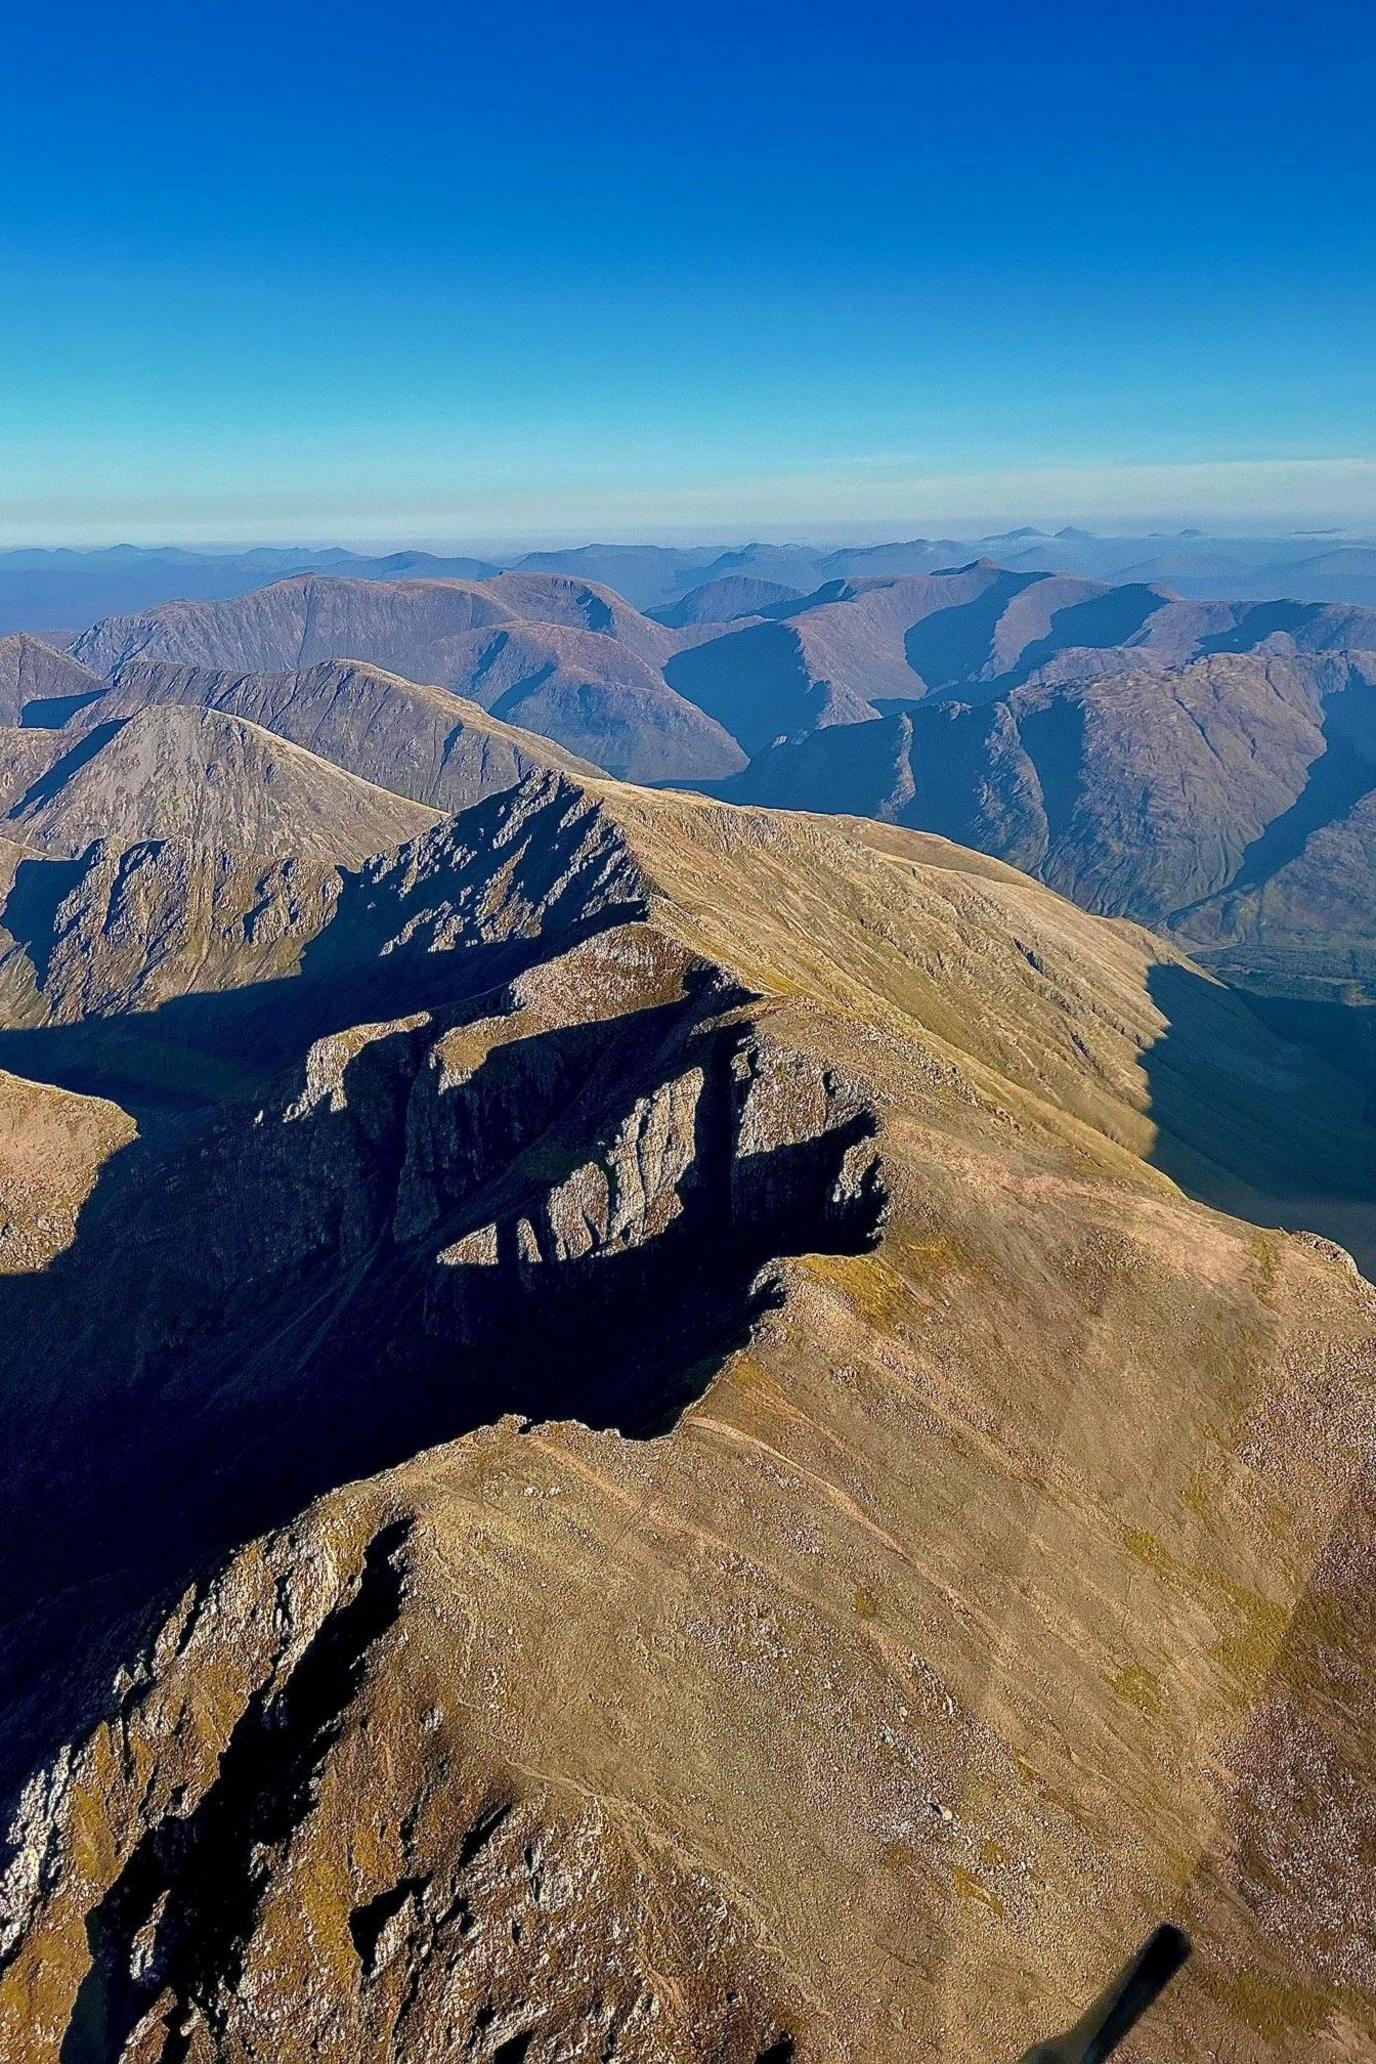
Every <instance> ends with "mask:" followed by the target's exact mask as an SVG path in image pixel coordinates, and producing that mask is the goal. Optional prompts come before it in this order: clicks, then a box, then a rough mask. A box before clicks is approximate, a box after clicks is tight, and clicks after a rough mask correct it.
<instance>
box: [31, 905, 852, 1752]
mask: <svg viewBox="0 0 1376 2064" xmlns="http://www.w3.org/2000/svg"><path fill="white" fill-rule="evenodd" d="M580 1019H581V1021H580ZM876 1130H877V1126H876V1119H875V1117H874V1114H873V1112H872V1110H871V1109H870V1107H869V1106H868V1104H867V1103H866V1101H865V1099H864V1097H863V1095H862V1094H861V1093H860V1091H859V1090H858V1089H857V1088H856V1087H854V1086H853V1085H851V1084H849V1083H848V1082H846V1081H844V1080H843V1079H841V1078H840V1077H839V1076H837V1075H836V1074H834V1073H832V1072H831V1071H829V1070H827V1069H825V1068H823V1067H821V1066H819V1064H818V1063H817V1062H815V1061H813V1060H811V1059H807V1058H804V1057H803V1056H801V1055H799V1054H797V1053H795V1052H793V1051H792V1050H790V1049H789V1048H788V1047H787V1046H784V1045H780V1044H778V1043H776V1042H775V1041H774V1040H773V1039H772V1038H771V1036H770V1032H769V1014H768V1012H767V1011H765V1012H761V1011H760V1009H759V1007H758V1000H757V999H752V998H750V997H749V996H748V995H747V994H746V993H745V992H744V991H743V990H742V989H741V987H740V986H739V984H737V983H736V982H735V981H734V980H733V979H732V978H730V977H729V976H727V975H726V974H725V973H724V972H723V971H722V970H720V969H719V968H717V967H715V966H713V965H711V964H710V963H706V962H703V961H700V960H694V959H693V958H692V957H691V956H690V955H688V954H687V953H686V952H684V951H683V950H682V949H681V948H679V947H678V946H677V945H676V944H674V943H673V942H671V941H670V940H668V939H667V938H665V937H664V936H663V935H662V934H661V933H659V932H658V931H656V930H655V929H654V928H653V927H651V926H648V925H642V924H634V923H633V924H629V925H623V926H619V927H615V928H613V929H611V930H609V931H607V932H604V933H601V934H598V935H596V936H594V937H592V938H590V939H587V940H584V941H582V942H581V943H580V944H578V945H576V946H574V947H572V948H570V949H569V950H568V951H567V952H566V953H564V954H562V955H557V956H554V957H553V958H551V959H550V960H548V961H546V962H545V963H543V964H541V965H539V966H538V967H536V968H533V969H531V970H528V971H527V972H526V973H525V974H523V975H521V976H519V977H517V979H516V980H515V981H513V982H512V983H511V984H509V985H508V986H507V987H506V988H505V989H504V990H502V991H499V992H497V993H495V994H494V995H492V996H489V997H488V998H486V999H483V1000H482V1001H480V1002H479V1003H477V1004H475V1005H473V1006H471V1007H469V1008H468V1009H466V1010H465V1011H463V1012H462V1013H460V1014H458V1015H457V1016H456V1017H455V1018H453V1019H451V1020H450V1022H448V1023H444V1022H441V1021H439V1020H437V1019H436V1018H435V1017H432V1016H429V1015H427V1014H424V1013H418V1014H415V1015H413V1016H411V1017H409V1018H406V1019H402V1020H399V1021H395V1022H391V1023H388V1024H383V1025H374V1026H365V1027H360V1028H357V1029H356V1030H354V1031H353V1032H350V1033H345V1034H339V1035H334V1036H331V1037H329V1038H327V1039H325V1040H322V1041H319V1042H317V1043H316V1045H315V1046H314V1047H313V1048H312V1049H311V1051H310V1053H309V1055H308V1057H307V1059H306V1062H305V1064H304V1067H303V1068H301V1069H300V1070H299V1071H298V1072H297V1073H296V1075H295V1076H294V1078H292V1079H290V1080H288V1081H287V1082H286V1083H285V1084H284V1085H283V1087H282V1089H281V1090H280V1092H279V1093H278V1094H277V1095H276V1097H275V1098H274V1099H273V1100H272V1101H271V1102H269V1103H268V1104H267V1105H265V1106H263V1107H261V1108H260V1109H258V1110H256V1111H238V1112H235V1113H234V1114H232V1115H230V1116H227V1117H225V1118H223V1119H222V1120H220V1121H219V1123H218V1124H217V1126H216V1127H215V1128H214V1129H212V1131H211V1132H210V1133H208V1134H205V1135H200V1136H198V1137H197V1138H196V1139H195V1140H194V1142H193V1143H192V1144H191V1145H190V1146H189V1147H188V1148H187V1149H185V1150H184V1151H183V1152H182V1153H181V1154H179V1155H177V1156H175V1157H174V1158H173V1159H171V1160H170V1161H169V1162H167V1163H165V1164H163V1165H161V1166H159V1165H157V1164H156V1163H155V1164H154V1165H153V1166H152V1167H151V1168H149V1169H146V1170H143V1171H140V1169H139V1167H138V1166H137V1164H136V1163H131V1164H130V1173H129V1174H128V1176H127V1177H126V1178H125V1180H124V1182H123V1184H122V1185H121V1184H119V1183H116V1184H115V1185H114V1187H113V1188H112V1191H111V1193H110V1195H108V1196H107V1197H106V1198H105V1199H104V1200H103V1204H101V1205H100V1206H98V1207H97V1208H95V1209H93V1211H92V1212H91V1214H90V1217H89V1219H88V1221H87V1223H86V1225H85V1227H84V1229H83V1232H82V1234H81V1236H80V1237H79V1238H78V1240H77V1242H76V1243H75V1245H74V1247H73V1248H72V1249H71V1250H70V1251H69V1253H68V1254H67V1255H66V1256H64V1257H63V1258H62V1261H61V1263H60V1264H59V1265H58V1266H57V1267H56V1268H54V1269H53V1270H51V1271H50V1272H49V1273H48V1274H47V1275H46V1276H45V1277H43V1278H40V1279H36V1280H34V1281H32V1282H30V1283H28V1284H26V1285H23V1286H21V1287H20V1288H19V1289H18V1290H17V1291H16V1292H15V1294H14V1298H13V1318H14V1322H15V1323H16V1324H17V1325H21V1326H26V1327H31V1328H33V1329H34V1332H35V1335H36V1336H37V1335H38V1334H40V1333H45V1332H46V1333H47V1334H48V1335H49V1337H50V1338H58V1339H60V1338H61V1337H62V1336H61V1335H60V1334H58V1333H57V1332H55V1331H54V1330H53V1328H54V1318H53V1312H54V1306H53V1302H52V1300H53V1299H57V1300H58V1306H59V1308H60V1309H61V1310H62V1311H64V1312H66V1313H68V1314H70V1313H71V1312H72V1311H73V1310H77V1311H80V1312H82V1313H84V1314H85V1315H86V1317H85V1319H84V1321H83V1322H82V1323H81V1324H79V1325H78V1326H77V1327H76V1328H75V1329H72V1328H71V1327H70V1325H69V1328H68V1337H67V1339H66V1340H65V1341H64V1344H63V1345H62V1347H61V1348H59V1350H58V1351H57V1352H56V1353H55V1354H51V1353H50V1354H49V1356H48V1358H47V1362H46V1368H47V1371H48V1373H47V1376H46V1379H45V1380H44V1381H43V1382H42V1383H41V1384H40V1385H38V1386H37V1387H36V1389H35V1391H34V1392H33V1393H31V1394H29V1395H27V1396H26V1397H24V1398H23V1399H22V1400H15V1401H11V1403H10V1404H9V1406H8V1407H7V1408H6V1410H5V1423H4V1427H3V1429H2V1430H3V1432H4V1435H5V1437H6V1439H7V1440H8V1441H9V1443H10V1446H11V1451H12V1453H13V1454H14V1456H15V1457H16V1461H15V1467H14V1470H13V1475H14V1479H15V1500H14V1506H13V1512H14V1515H15V1525H14V1526H13V1528H12V1530H11V1532H10V1539H11V1540H12V1541H23V1542H24V1544H25V1546H24V1553H23V1556H22V1558H21V1557H19V1556H18V1555H17V1554H15V1553H14V1552H13V1551H10V1552H8V1553H5V1554H4V1562H5V1563H6V1564H10V1565H13V1566H12V1567H6V1568H4V1569H3V1587H2V1588H0V1595H3V1597H4V1599H5V1601H6V1604H5V1619H4V1622H3V1623H0V1693H3V1691H4V1688H5V1687H6V1686H7V1685H8V1686H10V1687H13V1686H16V1685H21V1684H23V1685H27V1686H28V1687H29V1700H28V1709H27V1712H26V1713H19V1712H13V1711H12V1712H11V1716H10V1717H11V1723H12V1724H11V1725H10V1727H9V1728H7V1729H6V1735H7V1742H8V1754H9V1757H10V1758H11V1759H13V1761H12V1762H11V1763H10V1764H9V1765H8V1766H7V1771H6V1772H5V1773H0V1775H8V1776H9V1778H11V1779H14V1778H16V1777H21V1776H22V1775H23V1774H24V1770H25V1769H26V1768H32V1767H33V1763H34V1761H35V1760H36V1758H35V1757H34V1755H33V1754H32V1753H30V1750H31V1748H39V1747H41V1745H42V1736H43V1734H44V1731H45V1729H46V1725H47V1714H48V1711H49V1708H50V1707H54V1706H56V1707H61V1708H63V1712H64V1724H63V1728H62V1732H64V1733H70V1732H71V1724H72V1719H73V1713H72V1711H71V1710H69V1708H70V1707H71V1705H72V1704H73V1702H75V1703H76V1704H77V1706H78V1709H79V1707H80V1701H81V1697H82V1696H83V1695H84V1694H83V1689H82V1680H83V1669H82V1667H80V1664H81V1663H82V1662H84V1659H85V1655H86V1644H87V1640H88V1632H89V1625H90V1624H91V1623H94V1624H98V1625H99V1626H100V1628H101V1629H102V1632H105V1631H107V1630H108V1629H110V1628H111V1627H114V1628H115V1629H116V1632H117V1634H119V1622H120V1617H121V1614H122V1613H123V1612H125V1611H129V1610H137V1609H138V1608H139V1607H140V1605H141V1604H143V1603H146V1601H147V1600H148V1599H149V1598H150V1597H151V1596H152V1595H153V1594H155V1593H156V1592H157V1591H158V1590H159V1589H160V1588H161V1587H162V1586H164V1585H166V1584H170V1583H176V1582H180V1581H182V1580H184V1578H185V1576H186V1574H187V1572H188V1570H189V1569H190V1568H191V1567H193V1566H194V1565H195V1564H196V1563H197V1561H198V1559H199V1558H201V1557H203V1556H205V1555H207V1554H211V1553H213V1552H216V1551H218V1550H221V1549H222V1548H224V1547H225V1546H227V1545H230V1544H232V1543H234V1542H237V1541H240V1540H243V1539H246V1538H247V1537H249V1536H250V1535H252V1534H255V1533H257V1532H259V1531H261V1530H263V1529H265V1528H267V1527H271V1526H274V1525H278V1524H281V1523H282V1522H283V1521H284V1520H285V1519H287V1518H288V1517H289V1516H290V1514H291V1513H293V1512H295V1511H297V1510H299V1509H300V1507H301V1506H302V1505H304V1504H305V1503H306V1502H307V1501H308V1500H309V1499H311V1498H312V1497H314V1496H317V1495H318V1494H319V1493H321V1492H323V1491H325V1490H328V1489H331V1488H333V1487H334V1486H336V1485H337V1484H339V1483H342V1482H346V1481H348V1480H350V1479H353V1478H357V1477H364V1476H369V1475H372V1474H374V1473H376V1472H377V1471H378V1470H381V1469H385V1468H387V1467H389V1466H391V1465H393V1464H395V1463H398V1462H400V1461H402V1460H404V1459H406V1458H408V1457H409V1456H411V1455H413V1454H415V1453H417V1452H418V1451H420V1450H422V1449H424V1448H427V1447H430V1446H433V1445H435V1444H436V1443H439V1442H442V1441H445V1440H449V1439H452V1438H454V1437H456V1436H458V1435H460V1434H462V1433H465V1432H467V1431H469V1430H470V1429H471V1428H473V1427H475V1426H477V1425H479V1424H482V1423H484V1422H486V1421H490V1420H492V1419H495V1418H497V1417H499V1416H500V1415H502V1414H503V1413H507V1412H513V1411H514V1412H517V1413H519V1414H522V1415H525V1416H528V1417H531V1418H549V1417H560V1418H563V1417H574V1418H579V1419H582V1420H583V1421H585V1422H586V1423H587V1424H589V1425H592V1426H594V1427H598V1428H616V1429H617V1430H619V1431H621V1432H623V1433H626V1434H629V1435H635V1436H648V1435H651V1434H654V1433H657V1432H659V1431H662V1430H664V1429H667V1428H668V1427H669V1426H670V1425H672V1424H673V1422H674V1420H675V1418H676V1417H677V1415H678V1414H679V1412H680V1411H681V1410H682V1408H683V1406H684V1405H685V1404H686V1403H687V1402H689V1401H690V1400H691V1399H692V1398H694V1397H697V1396H699V1395H701V1393H702V1391H703V1390H704V1389H705V1388H706V1386H707V1384H708V1383H709V1382H710V1381H711V1378H712V1375H713V1373H714V1371H715V1369H716V1368H717V1367H718V1366H719V1364H720V1360H721V1358H722V1356H723V1355H725V1354H727V1353H729V1352H730V1351H731V1350H732V1349H733V1348H735V1347H737V1346H739V1345H741V1344H743V1343H744V1341H745V1340H746V1339H747V1338H748V1337H749V1335H750V1331H751V1327H752V1324H753V1322H754V1320H755V1319H756V1317H757V1316H758V1315H759V1314H760V1313H761V1311H762V1310H763V1309H764V1308H766V1307H767V1306H768V1305H769V1304H770V1303H772V1302H773V1301H775V1300H776V1299H777V1297H778V1295H779V1294H780V1289H779V1271H778V1267H777V1264H779V1263H780V1262H781V1261H783V1260H784V1258H786V1257H787V1256H789V1255H794V1254H800V1253H804V1252H809V1251H817V1250H825V1251H830V1252H850V1253H853V1252H858V1251H860V1250H862V1249H864V1248H866V1247H868V1246H870V1245H872V1244H873V1242H874V1240H875V1239H876V1237H877V1234H878V1228H879V1225H880V1222H881V1219H882V1216H883V1212H884V1206H885V1191H884V1184H883V1179H882V1175H881V1171H880V1164H879V1160H878V1156H877V1150H876V1145H875V1135H876ZM97 1335H98V1339H99V1354H98V1355H97V1353H96V1349H95V1345H94V1342H95V1339H96V1337H97ZM96 1367H100V1368H103V1369H105V1370H107V1371H108V1370H109V1369H110V1368H112V1367H114V1368H117V1369H118V1370H119V1371H120V1372H121V1377H120V1380H119V1382H118V1383H116V1384H115V1385H111V1384H110V1383H109V1382H107V1381H101V1382H100V1383H99V1384H94V1385H91V1384H89V1378H88V1373H87V1372H88V1370H89V1369H91V1368H96ZM88 1386H89V1387H88ZM59 1428H60V1434H59V1432H58V1429H59ZM131 1485H137V1486H138V1495H137V1496H136V1497H135V1496H131V1495H130V1486H131ZM74 1515H76V1517H75V1519H74ZM59 1597H60V1599H61V1603H60V1604H59V1603H56V1602H55V1601H56V1600H58V1599H59ZM55 1616H56V1619H57V1620H58V1621H60V1622H61V1623H62V1625H63V1627H64V1629H65V1630H66V1631H67V1632H68V1633H69V1635H70V1651H69V1652H70V1653H71V1654H72V1655H73V1656H75V1657H77V1658H78V1665H77V1666H76V1669H75V1677H74V1680H73V1682H72V1683H71V1684H70V1685H67V1686H64V1683H63V1679H62V1674H61V1672H50V1673H49V1675H48V1678H47V1681H46V1683H45V1685H44V1688H43V1690H42V1691H40V1692H39V1693H37V1694H35V1693H34V1691H33V1686H34V1685H35V1684H36V1683H37V1682H38V1681H39V1678H40V1675H41V1673H40V1672H38V1671H37V1669H36V1667H35V1648H36V1645H38V1644H40V1643H41V1644H43V1645H44V1646H46V1647H48V1648H49V1649H50V1648H51V1644H52V1642H53V1626H54V1617H55ZM119 1638H123V1637H122V1635H120V1637H119ZM16 1764H19V1765H22V1766H23V1767H14V1766H15V1765H16Z"/></svg>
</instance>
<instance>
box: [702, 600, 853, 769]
mask: <svg viewBox="0 0 1376 2064" xmlns="http://www.w3.org/2000/svg"><path fill="white" fill-rule="evenodd" d="M664 678H665V680H666V681H667V682H668V683H669V686H670V687H671V688H672V689H674V691H675V692H676V693H677V694H679V695H682V696H684V697H685V698H686V700H687V701H689V702H691V703H694V704H696V706H697V707H698V708H699V709H700V710H702V711H704V712H705V714H706V715H707V716H709V717H712V718H713V719H714V720H715V721H716V722H717V723H718V724H720V725H721V727H722V729H723V730H724V731H729V732H730V734H731V736H732V737H733V738H734V739H735V740H736V743H737V744H738V745H739V746H740V747H741V748H742V750H743V751H745V752H747V753H757V752H760V751H761V750H762V749H763V748H764V747H765V746H767V745H770V744H772V743H773V741H774V740H775V739H776V738H785V737H792V736H793V735H794V734H795V733H796V732H799V731H802V730H805V729H806V728H807V726H808V724H809V723H810V721H811V720H812V717H813V715H814V713H815V710H816V708H817V706H818V703H819V701H820V700H821V699H822V691H821V690H819V687H818V684H817V683H816V682H814V681H813V680H812V678H811V676H810V675H809V673H808V670H807V667H806V665H805V664H804V661H803V657H802V652H801V649H800V647H799V643H798V639H797V636H796V635H795V633H794V632H793V631H792V630H791V629H790V627H789V626H788V625H787V624H784V623H778V624H774V623H759V624H750V625H748V626H747V627H746V628H745V629H744V630H739V631H730V632H727V633H726V634H725V635H723V636H722V637H720V638H713V639H711V640H710V641H709V642H708V643H707V644H705V645H690V646H689V647H688V649H687V650H686V651H684V652H676V653H675V654H674V655H673V657H672V658H671V659H670V660H669V661H668V662H667V663H666V665H665V668H664Z"/></svg>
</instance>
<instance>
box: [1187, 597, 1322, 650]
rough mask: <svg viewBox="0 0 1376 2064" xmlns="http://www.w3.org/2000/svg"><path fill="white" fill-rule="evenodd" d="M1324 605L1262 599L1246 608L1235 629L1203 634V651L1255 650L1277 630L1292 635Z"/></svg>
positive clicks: (1201, 648)
mask: <svg viewBox="0 0 1376 2064" xmlns="http://www.w3.org/2000/svg"><path fill="white" fill-rule="evenodd" d="M1321 607H1322V605H1321V604H1320V603H1317V602H1284V601H1282V602H1260V603H1258V604H1257V606H1256V607H1255V608H1254V609H1249V610H1247V611H1246V612H1245V614H1244V615H1243V617H1242V619H1241V621H1240V622H1239V623H1238V624H1236V625H1235V626H1234V628H1233V629H1232V630H1230V631H1215V632H1214V634H1213V636H1212V637H1210V638H1201V639H1200V641H1199V649H1200V652H1201V653H1209V652H1253V651H1255V649H1256V647H1257V646H1258V645H1260V644H1261V643H1262V642H1263V641H1264V640H1265V639H1267V638H1270V637H1273V636H1274V635H1275V634H1276V633H1277V632H1283V633H1285V634H1286V635H1288V636H1291V637H1293V636H1294V634H1295V632H1296V631H1300V630H1303V629H1304V626H1305V625H1306V624H1307V623H1310V622H1311V621H1312V620H1313V618H1314V617H1316V616H1318V615H1319V614H1320V610H1321Z"/></svg>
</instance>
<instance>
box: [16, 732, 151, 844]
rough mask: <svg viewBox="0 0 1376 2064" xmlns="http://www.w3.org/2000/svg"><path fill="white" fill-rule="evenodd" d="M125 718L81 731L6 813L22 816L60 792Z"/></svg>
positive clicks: (100, 749)
mask: <svg viewBox="0 0 1376 2064" xmlns="http://www.w3.org/2000/svg"><path fill="white" fill-rule="evenodd" d="M127 722H128V719H127V718H126V717H118V718H115V719H113V720H112V721H111V722H110V723H108V724H93V725H92V727H91V729H90V730H89V731H83V732H82V733H81V735H80V737H79V738H78V739H77V742H76V744H75V745H74V746H73V747H72V749H71V751H70V752H65V753H63V755H62V757H61V758H60V759H58V760H55V761H54V762H53V764H52V766H51V767H49V768H48V770H47V772H46V773H45V774H40V775H39V777H38V779H37V781H35V782H33V783H32V784H31V785H30V786H29V787H28V788H26V789H25V791H24V793H23V795H22V796H20V798H19V800H18V802H17V803H14V804H12V805H11V809H10V815H11V816H12V817H14V818H16V819H18V818H22V816H23V814H24V812H25V811H26V810H31V809H36V808H37V807H38V805H39V804H40V803H50V802H51V801H52V799H53V797H54V796H56V795H60V794H61V792H62V790H63V788H64V787H65V786H66V784H67V782H68V781H69V780H70V778H71V776H72V775H73V774H75V773H76V772H77V771H78V769H80V768H82V767H84V766H85V765H86V763H87V762H88V760H93V759H94V758H95V756H96V754H97V753H98V752H102V751H103V750H104V748H105V747H106V746H107V745H108V744H109V743H110V740H111V739H112V738H114V737H115V736H116V734H117V733H118V732H120V731H122V730H123V729H124V726H125V724H126V723H127Z"/></svg>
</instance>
